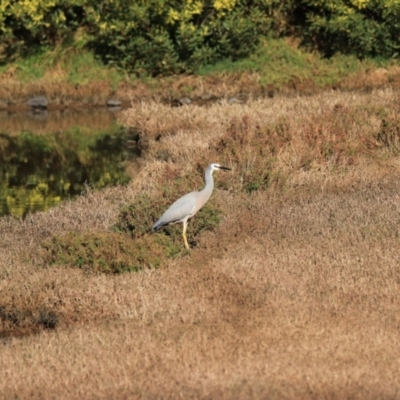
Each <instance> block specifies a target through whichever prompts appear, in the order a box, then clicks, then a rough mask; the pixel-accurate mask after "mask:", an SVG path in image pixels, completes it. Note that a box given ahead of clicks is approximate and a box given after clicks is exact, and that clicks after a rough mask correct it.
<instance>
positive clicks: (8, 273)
mask: <svg viewBox="0 0 400 400" xmlns="http://www.w3.org/2000/svg"><path fill="white" fill-rule="evenodd" d="M399 104H400V103H399V93H398V92H397V91H396V90H394V89H391V88H386V89H382V90H372V91H370V92H368V93H366V92H363V93H356V92H351V91H348V92H342V91H336V92H330V91H329V92H324V93H320V94H317V95H314V96H308V97H290V98H288V97H280V96H276V97H274V98H272V99H271V98H269V99H260V100H253V101H249V102H247V103H245V104H231V105H229V104H227V103H225V102H221V103H218V104H214V105H211V106H209V107H197V106H187V107H186V106H185V107H179V108H169V107H167V106H165V105H162V104H159V103H143V104H136V105H134V106H133V107H132V108H131V109H129V110H127V111H125V112H124V114H123V116H122V122H123V123H125V124H127V125H129V126H131V127H133V128H134V129H136V130H138V131H140V132H142V134H143V135H145V136H146V137H147V138H148V146H149V147H148V150H147V151H146V152H145V153H144V155H143V157H142V159H141V169H140V173H139V174H137V176H136V178H135V180H134V181H133V182H132V183H131V184H130V185H129V186H128V187H116V188H109V189H105V190H102V191H99V192H94V191H88V192H87V193H86V194H85V195H83V196H81V197H80V198H78V199H76V200H74V201H71V202H67V203H63V204H62V205H60V206H59V207H57V208H54V209H52V210H50V211H48V212H46V213H37V214H34V215H31V216H28V217H27V218H26V219H25V220H23V221H20V220H16V219H11V218H2V219H0V232H1V235H0V265H1V267H0V322H1V325H0V326H1V332H2V333H1V339H0V347H1V354H2V356H1V357H0V370H1V371H2V372H3V379H1V380H0V398H4V399H13V398H15V399H16V398H19V399H20V398H43V399H50V398H69V399H82V398H88V399H90V398H118V399H119V398H121V399H124V398H173V399H175V398H180V397H181V398H205V399H206V398H207V399H215V398H221V399H259V398H271V399H299V398H301V399H316V398H318V399H320V398H327V399H377V398H379V399H387V398H397V397H398V396H399V391H400V383H399V380H398V371H399V369H400V361H399V360H400V343H399V339H398V331H399V324H400V312H399V311H400V305H399V302H398V292H399V283H400V253H397V251H396V249H397V245H398V244H399V233H400V232H399V226H400V179H399V178H400V158H399V151H400V114H399ZM210 162H220V163H221V164H224V165H227V166H230V167H232V168H233V171H232V172H229V173H223V172H216V173H215V180H216V182H217V188H216V189H215V191H214V193H213V195H212V197H211V199H210V202H209V203H210V207H212V209H215V210H217V211H218V213H219V214H218V215H219V223H218V224H217V226H214V227H213V229H209V230H200V228H199V227H198V226H196V220H199V219H201V218H202V216H203V217H204V215H206V216H208V215H209V214H207V213H206V214H204V212H203V214H202V211H200V212H199V214H198V215H197V216H196V217H195V218H194V220H193V221H192V223H191V224H189V228H188V239H189V243H190V244H191V245H192V250H191V251H190V253H188V252H186V251H184V250H183V241H182V240H181V238H180V230H179V229H180V227H177V229H174V228H171V229H168V230H167V232H169V235H167V234H166V233H165V232H163V233H158V234H153V235H150V234H148V233H147V231H148V229H150V226H151V222H154V218H156V216H157V214H158V213H159V212H161V210H162V209H163V207H165V204H166V203H167V202H169V201H170V200H171V199H172V198H176V197H178V196H180V195H182V194H183V193H185V192H186V191H188V190H195V189H198V188H201V186H202V185H203V180H202V175H203V170H204V168H205V167H206V166H207V164H208V163H210ZM145 200H146V201H145ZM149 204H150V206H151V207H150V206H149ZM146 205H147V206H146ZM145 206H146V207H148V208H146V209H145V210H146V212H142V213H141V210H142V208H143V207H145ZM126 207H130V208H129V210H131V211H130V213H128V212H127V213H126V214H124V213H122V211H121V210H124V209H125V210H126ZM154 210H155V211H154ZM203 211H204V210H203ZM207 212H208V211H207ZM210 215H211V214H210ZM125 217H126V218H130V219H129V226H130V228H131V230H129V229H125V228H126V226H125V225H124V224H123V222H124V221H123V219H124V218H125ZM207 218H208V217H207ZM207 218H206V221H205V224H206V225H207V222H208V220H207ZM116 227H117V228H118V229H116ZM124 227H125V228H124ZM132 227H133V228H132ZM124 229H125V230H124ZM65 237H68V238H69V239H68V241H67V240H66V239H65ZM74 238H75V239H74ZM100 238H101V246H100V247H99V246H98V247H96V246H94V245H93V243H94V242H96V241H99V240H100ZM116 238H118V239H116ZM161 239H163V240H164V239H165V240H164V241H162V240H161ZM91 240H92V241H93V242H91ZM160 240H161V241H160ZM119 241H122V242H123V243H122V244H121V242H119ZM116 243H117V244H116ZM126 243H128V244H129V248H135V249H142V247H143V249H145V250H146V251H145V252H143V253H141V258H140V260H139V261H140V262H141V266H142V267H143V269H142V270H140V271H139V272H129V273H122V274H113V273H109V272H110V271H109V270H107V269H106V270H104V269H101V266H102V265H103V266H104V265H112V266H115V264H112V262H113V261H115V260H116V259H120V260H127V259H128V260H129V258H133V257H135V254H131V253H129V250H126V247H125V244H126ZM120 244H121V245H120ZM52 246H53V247H52ZM172 246H175V247H174V248H176V246H178V248H179V249H182V251H180V250H179V251H176V252H173V251H172V250H171V249H172ZM89 247H91V248H92V249H93V250H92V252H90V253H88V252H84V251H83V250H82V249H88V248H89ZM71 249H75V250H76V251H79V252H80V258H79V260H74V259H73V257H72V258H71V257H70V256H71V254H70V253H71ZM115 249H116V250H115ZM124 249H125V250H124ZM124 251H125V253H123V252H124ZM138 251H139V250H138ZM122 253H123V254H122ZM85 257H86V258H85ZM99 260H102V262H100V261H99ZM155 260H156V261H157V265H159V267H158V268H151V266H152V265H155V262H156V261H155ZM135 262H136V263H137V262H138V261H137V260H136V261H135ZM107 263H108V264H107ZM94 265H96V268H94ZM99 271H100V272H99ZM101 271H103V272H106V273H103V272H101Z"/></svg>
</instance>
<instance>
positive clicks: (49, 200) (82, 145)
mask: <svg viewBox="0 0 400 400" xmlns="http://www.w3.org/2000/svg"><path fill="white" fill-rule="evenodd" d="M127 139H129V138H127V136H126V133H125V132H124V131H123V129H121V127H120V126H118V124H117V120H116V115H115V114H114V113H112V112H110V111H108V110H106V109H88V110H82V111H79V112H78V111H72V110H67V111H64V112H60V111H54V112H45V113H40V114H34V113H31V112H30V113H27V112H19V113H8V112H4V111H3V112H0V216H2V215H9V214H11V215H14V216H16V217H25V216H26V214H27V213H29V212H35V211H47V210H48V209H49V208H50V207H54V206H56V205H57V204H59V203H60V202H61V201H63V200H64V199H68V198H72V197H73V196H76V195H78V194H80V193H82V192H83V191H84V189H85V185H90V186H91V187H93V188H98V189H99V188H103V187H105V186H108V185H113V184H117V183H121V184H124V183H127V182H129V180H130V177H129V175H128V173H127V172H126V170H127V166H128V165H129V163H131V162H134V159H135V158H136V157H137V152H136V151H135V149H128V148H127V147H126V141H127Z"/></svg>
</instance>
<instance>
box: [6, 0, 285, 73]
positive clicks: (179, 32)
mask: <svg viewBox="0 0 400 400" xmlns="http://www.w3.org/2000/svg"><path fill="white" fill-rule="evenodd" d="M278 4H279V2H278V1H277V0H269V1H261V0H258V1H250V0H215V1H209V0H197V1H193V0H190V1H187V2H181V1H177V0H174V1H169V2H164V1H162V0H149V1H134V2H133V1H132V2H128V1H125V0H103V1H94V0H74V1H67V0H34V1H30V2H27V1H25V2H13V1H11V0H4V1H3V2H2V3H1V5H0V32H1V33H2V38H3V40H2V45H1V46H0V61H1V60H3V61H8V60H9V59H10V57H11V56H13V55H14V56H15V55H18V54H23V53H24V52H27V51H35V49H36V50H37V49H39V48H40V46H54V45H56V44H59V43H61V42H67V43H69V44H71V40H72V41H73V40H75V45H77V42H78V41H79V46H82V44H83V45H87V46H88V47H89V48H92V49H93V50H94V51H95V52H96V54H98V55H99V56H100V57H101V58H102V59H103V60H104V61H106V62H107V63H108V64H113V65H116V66H118V67H122V68H124V69H125V70H128V71H133V72H136V73H139V74H140V73H145V74H150V75H157V74H170V73H176V72H181V71H193V70H195V69H196V68H198V67H199V66H200V65H204V64H208V63H212V62H214V61H216V60H218V59H221V58H231V59H232V60H234V59H237V58H240V57H243V56H246V55H248V54H249V53H250V52H251V51H252V49H253V48H254V46H255V45H256V44H257V42H258V39H259V38H260V35H261V34H266V33H268V32H270V31H271V29H272V28H273V27H274V26H275V25H276V23H275V20H276V13H275V12H274V9H275V8H276V7H275V6H276V5H278ZM78 38H79V39H78ZM82 41H83V42H82Z"/></svg>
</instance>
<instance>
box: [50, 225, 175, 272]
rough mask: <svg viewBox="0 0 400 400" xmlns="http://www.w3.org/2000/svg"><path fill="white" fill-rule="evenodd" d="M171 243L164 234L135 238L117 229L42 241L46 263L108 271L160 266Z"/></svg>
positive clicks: (71, 233) (88, 270)
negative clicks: (117, 231)
mask: <svg viewBox="0 0 400 400" xmlns="http://www.w3.org/2000/svg"><path fill="white" fill-rule="evenodd" d="M163 239H164V240H163ZM170 247H171V246H170V245H169V243H168V242H167V241H166V240H165V238H163V237H156V236H154V237H148V236H147V237H142V238H140V239H136V240H132V239H131V238H130V237H129V236H128V235H125V234H121V233H116V232H86V233H81V234H77V233H74V232H69V233H67V234H66V235H62V236H54V237H53V238H51V239H48V240H46V241H44V242H43V243H42V248H43V249H44V260H45V262H46V263H49V264H57V265H65V266H69V267H74V268H79V269H83V270H84V271H87V272H90V273H92V272H94V273H105V274H117V273H122V272H128V271H138V270H141V269H143V268H157V267H158V266H159V265H160V263H161V261H162V260H163V259H165V257H166V255H165V254H164V253H165V252H164V248H169V249H170ZM173 250H174V249H172V250H171V253H172V254H174V253H173ZM177 251H178V250H175V252H177Z"/></svg>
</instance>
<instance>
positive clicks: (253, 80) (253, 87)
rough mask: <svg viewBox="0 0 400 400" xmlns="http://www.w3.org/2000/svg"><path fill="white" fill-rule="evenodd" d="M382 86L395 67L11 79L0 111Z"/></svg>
mask: <svg viewBox="0 0 400 400" xmlns="http://www.w3.org/2000/svg"><path fill="white" fill-rule="evenodd" d="M386 86H390V87H393V88H398V87H400V69H399V68H398V67H395V66H394V67H390V68H378V69H375V70H367V71H362V72H358V73H354V74H353V75H349V76H347V77H344V78H343V79H341V80H340V81H339V82H335V83H332V84H325V85H318V84H317V83H315V82H314V81H311V80H302V79H299V78H292V79H290V81H288V82H284V83H279V84H263V83H262V82H261V78H260V75H259V74H258V73H255V72H245V73H226V74H222V73H221V74H217V75H213V76H207V77H203V76H194V75H183V76H173V77H167V78H159V79H152V80H149V81H147V82H144V81H132V80H128V79H127V80H126V81H123V82H121V83H120V84H119V85H118V86H117V87H112V85H111V84H110V83H109V82H105V81H93V82H90V83H88V84H85V85H72V84H70V83H66V82H63V83H53V82H46V81H35V82H30V83H22V82H19V81H16V80H15V79H10V80H5V79H0V110H6V111H24V110H26V111H29V110H31V109H41V108H43V109H47V110H65V109H75V110H79V109H81V108H87V107H100V108H109V109H113V108H115V109H120V108H127V107H130V106H131V105H132V104H135V103H140V102H151V101H153V102H159V103H163V104H166V105H170V106H182V105H189V104H195V105H208V104H212V103H215V102H219V101H227V102H246V101H247V100H248V99H255V98H273V97H275V96H287V97H291V96H299V95H300V96H310V95H314V94H317V93H320V92H321V91H326V90H340V91H348V90H351V91H362V92H364V91H371V90H373V89H378V88H382V87H386ZM38 97H44V98H45V99H46V105H45V106H43V107H33V106H32V100H33V99H36V98H38Z"/></svg>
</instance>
